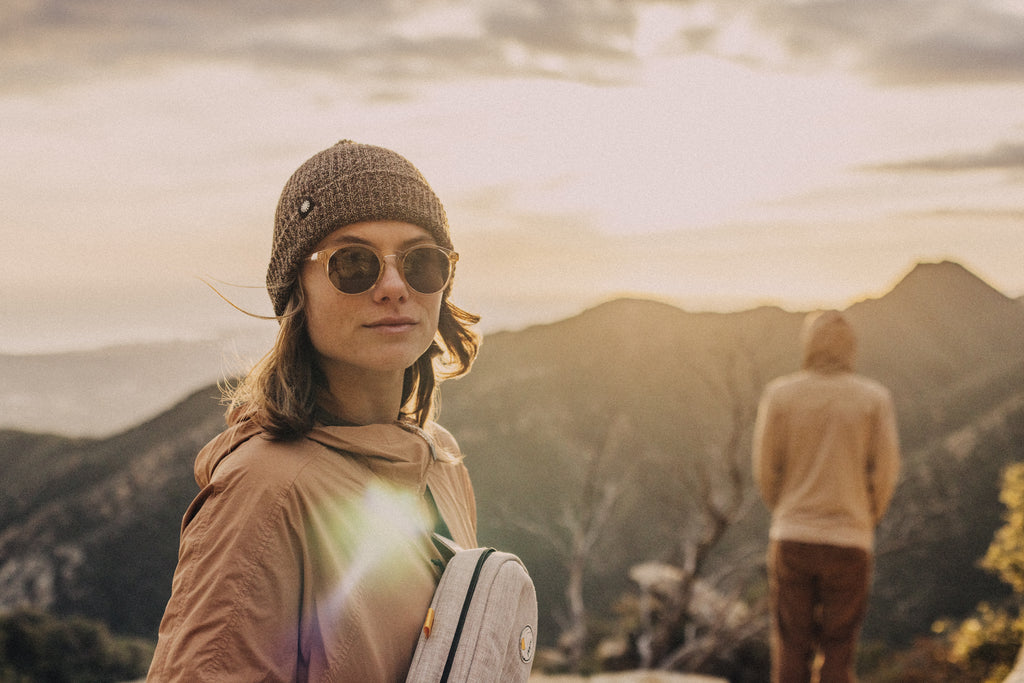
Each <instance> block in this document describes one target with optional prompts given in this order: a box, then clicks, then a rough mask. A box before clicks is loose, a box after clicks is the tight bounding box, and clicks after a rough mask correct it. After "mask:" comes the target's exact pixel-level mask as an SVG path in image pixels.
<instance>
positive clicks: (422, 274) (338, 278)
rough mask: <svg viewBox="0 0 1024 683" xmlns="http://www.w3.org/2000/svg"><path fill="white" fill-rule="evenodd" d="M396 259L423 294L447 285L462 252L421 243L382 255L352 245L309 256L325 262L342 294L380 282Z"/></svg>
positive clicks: (404, 275)
mask: <svg viewBox="0 0 1024 683" xmlns="http://www.w3.org/2000/svg"><path fill="white" fill-rule="evenodd" d="M389 258H393V259H395V264H396V265H397V266H398V272H399V273H401V275H402V279H403V280H405V284H407V285H409V287H410V288H411V289H412V290H414V291H416V292H419V293H420V294H436V293H437V292H440V291H441V290H442V289H444V288H445V287H446V286H447V285H448V281H449V280H451V279H452V273H453V272H454V271H455V263H456V261H458V260H459V255H458V254H456V253H455V252H454V251H452V250H451V249H445V248H444V247H439V246H436V245H433V244H421V245H418V246H415V247H412V248H411V249H406V250H405V251H396V252H395V253H393V254H382V253H381V252H380V251H378V250H377V249H374V248H373V247H370V246H366V245H362V244H350V245H347V246H344V247H334V248H331V249H323V250H322V251H318V252H316V253H315V254H313V255H312V256H310V257H309V260H310V261H318V262H320V263H323V264H324V272H325V273H326V274H327V279H328V280H330V281H331V284H332V285H334V288H335V289H336V290H338V291H339V292H341V293H342V294H362V293H363V292H368V291H370V290H371V289H373V287H374V286H375V285H376V284H377V283H378V282H380V279H381V277H383V275H384V261H385V260H386V259H389Z"/></svg>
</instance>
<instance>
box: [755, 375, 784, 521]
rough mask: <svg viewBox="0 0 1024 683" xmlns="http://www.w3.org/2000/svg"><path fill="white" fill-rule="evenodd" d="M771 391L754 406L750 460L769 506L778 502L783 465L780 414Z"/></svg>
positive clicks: (762, 496)
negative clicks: (754, 416) (780, 441)
mask: <svg viewBox="0 0 1024 683" xmlns="http://www.w3.org/2000/svg"><path fill="white" fill-rule="evenodd" d="M771 393H772V392H771V391H770V390H766V391H765V393H764V395H763V396H762V397H761V402H760V404H759V405H758V407H757V419H756V420H755V422H754V437H753V451H752V462H751V467H752V471H753V476H754V482H755V483H756V484H757V488H758V490H759V491H760V493H761V498H762V499H764V502H765V505H767V506H768V509H769V510H771V509H773V508H774V507H775V505H776V503H778V498H779V488H780V485H781V480H780V473H781V468H782V461H781V457H782V455H781V448H780V447H779V444H778V442H779V435H778V431H779V425H778V419H779V418H778V416H777V415H776V414H775V412H776V408H775V404H774V402H773V400H772V395H771Z"/></svg>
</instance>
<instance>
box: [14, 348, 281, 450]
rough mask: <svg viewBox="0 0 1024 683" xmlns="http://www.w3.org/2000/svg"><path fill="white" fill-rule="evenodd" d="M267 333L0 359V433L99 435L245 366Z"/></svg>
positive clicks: (261, 350)
mask: <svg viewBox="0 0 1024 683" xmlns="http://www.w3.org/2000/svg"><path fill="white" fill-rule="evenodd" d="M273 332H274V330H273V329H270V328H267V329H261V330H259V331H241V332H239V333H237V334H233V335H224V336H221V337H217V338H211V339H205V340H194V341H179V342H163V343H146V344H144V343H139V344H126V345H123V346H114V347H109V348H102V349H96V350H89V351H71V352H65V353H48V354H19V355H9V354H8V355H5V354H0V378H3V381H2V382H0V406H2V407H3V409H2V410H0V429H17V430H22V431H31V432H52V433H55V434H63V435H74V436H85V437H105V436H110V435H112V434H116V433H117V432H120V431H123V430H125V429H129V428H131V427H134V426H135V425H137V424H139V423H140V422H142V421H143V420H145V419H148V418H151V417H153V416H155V415H157V414H159V413H161V412H163V411H165V410H167V409H168V408H170V407H171V406H172V405H174V404H175V403H176V402H177V401H179V400H181V399H182V398H183V397H185V396H187V395H189V394H190V393H192V392H193V391H196V390H198V389H199V388H201V387H204V386H206V385H207V384H209V383H210V382H215V381H218V380H220V379H223V378H224V375H225V374H232V373H236V372H239V371H241V370H243V369H244V368H247V367H248V366H250V365H251V364H252V362H253V361H254V360H256V359H258V358H259V357H260V355H262V354H263V353H264V352H265V351H266V350H267V348H269V346H270V343H271V342H272V341H273Z"/></svg>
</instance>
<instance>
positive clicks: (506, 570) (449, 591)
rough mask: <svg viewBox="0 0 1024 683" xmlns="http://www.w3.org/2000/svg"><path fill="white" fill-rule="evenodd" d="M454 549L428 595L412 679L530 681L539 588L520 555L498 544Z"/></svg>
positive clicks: (416, 682) (429, 682)
mask: <svg viewBox="0 0 1024 683" xmlns="http://www.w3.org/2000/svg"><path fill="white" fill-rule="evenodd" d="M435 544H437V545H438V546H439V548H440V547H441V546H442V544H443V545H444V546H446V547H447V551H446V552H443V553H442V554H443V555H445V556H448V553H452V554H451V555H450V557H449V559H448V561H447V564H446V565H445V568H444V572H443V573H442V574H441V580H440V581H439V582H438V584H437V589H436V590H435V592H434V598H433V600H432V601H431V603H430V609H429V610H428V611H427V616H426V619H425V620H424V623H423V630H422V631H421V632H420V637H419V641H418V642H417V644H416V651H415V653H414V654H413V659H412V665H411V666H410V668H409V675H408V677H406V679H405V680H406V683H438V682H444V681H448V682H449V683H456V682H458V683H462V682H465V681H471V682H473V683H489V682H491V681H500V683H515V682H525V681H526V680H527V679H528V678H529V677H530V669H531V668H532V667H533V654H534V648H535V646H536V638H537V594H536V591H535V589H534V585H533V580H532V579H531V578H530V575H529V573H528V572H527V571H526V567H525V566H523V563H522V562H521V561H520V560H519V558H518V557H516V556H515V555H513V554H511V553H505V552H500V551H497V550H495V549H494V548H473V549H469V550H463V549H461V548H458V547H457V546H455V545H454V544H452V543H451V541H449V540H448V539H442V538H441V537H439V536H437V535H436V534H435Z"/></svg>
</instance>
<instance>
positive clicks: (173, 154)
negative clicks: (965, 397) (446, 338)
mask: <svg viewBox="0 0 1024 683" xmlns="http://www.w3.org/2000/svg"><path fill="white" fill-rule="evenodd" d="M341 139H353V140H356V141H359V142H366V143H372V144H378V145H383V146H385V147H389V148H391V149H394V150H396V151H398V152H399V153H401V154H403V155H404V156H406V157H407V158H408V159H410V160H411V161H412V162H413V163H414V164H415V165H416V166H417V167H418V168H419V169H420V170H421V171H422V172H423V173H424V175H425V176H426V177H427V179H428V180H429V181H430V183H431V185H432V186H433V188H434V190H435V191H436V192H437V194H438V195H439V196H440V197H441V199H442V201H443V202H444V204H445V207H446V209H447V211H448V215H449V220H450V223H451V225H452V231H453V237H454V242H455V246H456V249H457V250H458V251H459V252H460V254H461V260H460V262H459V267H458V273H457V276H456V282H455V291H454V297H453V298H454V300H455V301H456V303H458V304H459V305H461V306H462V307H463V308H467V309H469V310H471V311H474V312H476V313H479V314H481V315H482V316H483V322H482V329H483V331H484V332H493V331H496V330H502V329H519V328H522V327H524V326H527V325H530V324H536V323H543V322H549V321H552V320H557V319H559V318H562V317H566V316H569V315H573V314H574V313H576V312H578V311H580V310H582V309H583V308H586V307H588V306H592V305H595V304H597V303H600V302H601V301H604V300H607V299H610V298H613V297H617V296H642V297H651V298H657V299H660V300H665V301H669V302H671V303H675V304H677V305H679V306H682V307H683V308H686V309H688V310H721V311H729V310H740V309H743V308H748V307H752V306H756V305H763V304H771V305H780V306H783V307H785V308H787V309H789V310H811V309H813V308H817V307H828V306H832V307H840V308H842V307H845V306H847V305H849V304H850V303H852V302H854V301H857V300H860V299H864V298H867V297H875V296H880V295H882V294H884V292H885V291H887V290H888V289H889V288H891V287H892V286H893V284H895V283H896V282H897V281H898V280H899V279H900V278H901V277H903V276H904V275H905V274H906V273H907V272H909V270H910V269H911V268H912V267H913V266H914V264H915V263H918V262H922V261H923V262H932V261H938V260H954V261H957V262H959V263H961V264H963V265H964V266H966V267H967V268H969V269H970V270H972V271H973V272H975V273H976V274H977V275H979V276H980V277H982V278H983V279H985V280H986V281H987V282H989V283H990V284H991V285H992V286H994V287H996V288H997V289H999V290H1000V291H1002V292H1004V293H1005V294H1007V295H1010V296H1020V295H1022V294H1024V5H1022V4H1021V3H1019V2H1018V1H1017V0H681V1H678V2H654V1H651V2H648V1H645V0H594V1H591V2H582V1H571V0H515V1H514V2H512V1H506V2H499V1H497V0H457V1H453V2H447V1H440V0H438V1H435V0H344V1H340V2H339V1H334V2H327V1H318V0H296V1H294V2H287V3H282V2H278V1H277V0H249V1H246V2H239V1H237V0H222V1H218V2H216V3H211V2H205V1H203V0H176V1H170V0H151V1H149V2H145V3H125V2H123V1H122V0H76V1H75V2H67V1H65V0H13V1H11V2H6V3H4V4H3V7H2V8H0V149H2V155H3V156H2V163H0V249H2V251H0V320H2V325H0V353H27V352H32V353H36V352H48V351H59V350H68V349H76V348H94V347H98V346H103V345H107V344H117V343H125V342H136V341H154V340H175V339H201V338H210V337H216V336H220V335H229V334H232V333H233V331H234V330H236V329H239V328H244V329H247V330H248V329H257V326H260V327H259V329H267V326H268V325H270V326H273V325H274V323H272V322H269V323H268V322H266V321H260V320H256V319H253V318H249V317H246V316H245V315H243V314H241V313H239V312H238V311H236V310H235V309H233V308H232V307H230V306H229V305H227V304H226V303H225V302H224V301H223V300H222V299H220V298H219V297H218V296H217V295H216V294H215V293H214V292H213V291H212V290H211V289H209V288H208V287H207V285H205V284H204V283H203V280H202V278H206V279H207V280H210V281H215V282H219V283H222V284H217V287H218V288H219V289H220V290H221V292H222V293H224V294H225V295H226V296H227V297H228V298H230V299H231V300H232V301H233V302H235V303H236V304H238V305H240V306H241V307H243V308H245V309H247V310H250V311H252V312H254V313H257V314H262V315H267V314H270V313H271V310H270V305H269V301H268V299H267V297H266V292H265V291H263V290H262V289H260V286H261V285H262V283H263V278H264V274H265V269H266V263H267V258H268V255H269V251H270V238H271V231H272V227H273V214H274V209H275V206H276V203H277V198H278V196H279V195H280V191H281V188H282V187H283V185H284V182H285V180H286V179H287V178H288V176H289V175H291V173H292V172H293V171H294V170H295V169H296V168H297V167H298V166H299V164H301V163H302V162H303V161H304V160H305V159H307V158H308V157H309V156H311V155H312V154H314V153H316V152H317V151H319V150H321V149H324V148H326V147H329V146H330V145H332V144H333V143H335V142H336V141H338V140H341Z"/></svg>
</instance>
